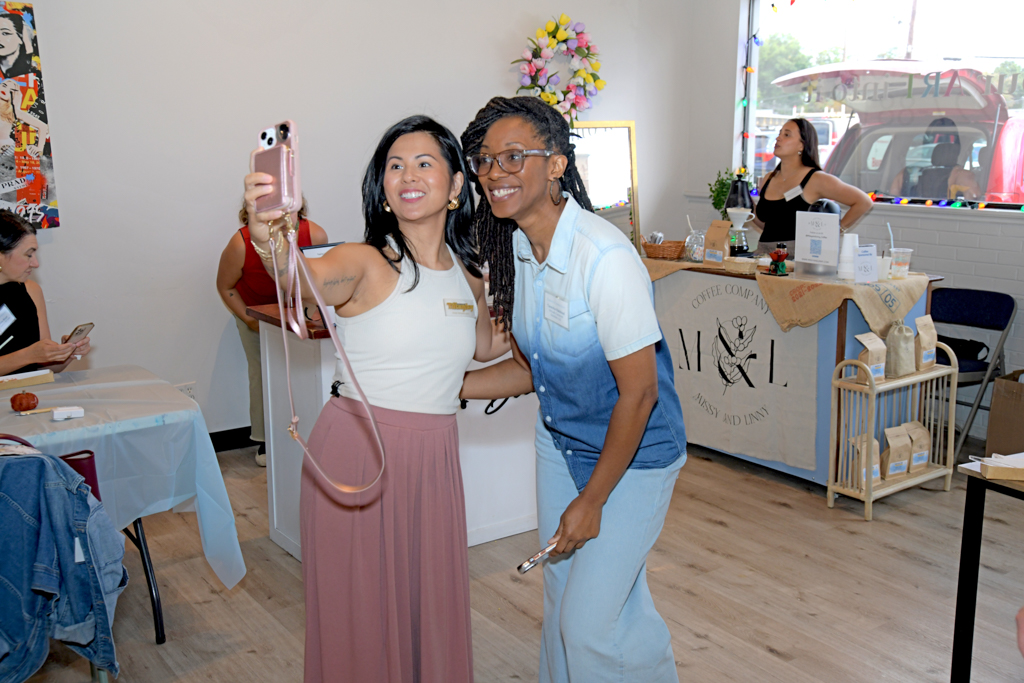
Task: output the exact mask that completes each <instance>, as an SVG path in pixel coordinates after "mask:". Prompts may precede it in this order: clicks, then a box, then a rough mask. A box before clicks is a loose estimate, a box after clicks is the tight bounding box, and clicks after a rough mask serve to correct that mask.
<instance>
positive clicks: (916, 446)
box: [903, 420, 932, 474]
mask: <svg viewBox="0 0 1024 683" xmlns="http://www.w3.org/2000/svg"><path fill="white" fill-rule="evenodd" d="M903 428H904V429H905V430H906V432H907V436H909V437H910V465H909V466H908V467H907V472H910V473H911V474H913V473H914V472H920V471H921V470H926V469H928V463H929V462H930V460H931V454H932V435H931V433H930V432H929V431H928V428H927V427H925V426H924V425H923V424H921V423H920V422H918V421H917V420H914V421H913V422H906V423H904V424H903Z"/></svg>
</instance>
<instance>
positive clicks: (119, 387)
mask: <svg viewBox="0 0 1024 683" xmlns="http://www.w3.org/2000/svg"><path fill="white" fill-rule="evenodd" d="M55 377H56V379H55V381H54V382H53V383H50V384H40V385H37V386H32V387H27V388H25V389H8V390H6V391H0V433H7V434H15V435H17V436H20V437H22V438H23V439H26V440H28V441H30V442H31V443H32V444H33V445H34V446H35V447H36V448H38V449H39V450H41V451H43V452H44V453H50V454H52V455H63V454H65V453H70V452H73V451H78V450H91V451H93V452H94V453H95V454H96V475H97V480H98V481H99V487H100V492H101V495H102V497H103V506H104V507H105V508H106V511H107V514H108V515H110V518H111V520H112V521H113V522H114V525H115V527H116V528H118V529H124V528H127V527H130V526H131V525H132V522H133V521H134V520H136V519H139V518H141V517H145V516H146V515H151V514H154V513H157V512H164V511H166V510H174V511H176V512H182V511H187V510H190V509H193V506H194V509H195V511H196V516H197V518H198V522H199V532H200V538H201V540H202V544H203V553H204V555H205V556H206V559H207V561H208V562H209V563H210V566H211V567H212V568H213V571H214V572H215V573H216V574H217V577H218V578H220V580H221V581H222V582H223V583H224V585H225V586H226V587H227V588H229V589H230V588H233V587H234V586H235V584H237V583H238V582H239V581H240V580H241V579H242V577H243V576H245V563H244V561H243V560H242V551H241V548H240V546H239V544H238V534H237V532H236V529H235V517H234V513H233V512H232V510H231V501H230V500H229V499H228V493H227V489H226V488H225V486H224V478H223V476H222V475H221V471H220V465H219V464H218V462H217V455H216V453H215V452H214V450H213V444H212V442H211V441H210V435H209V433H208V432H207V429H206V421H205V420H204V419H203V414H202V412H201V411H200V410H199V405H198V404H197V403H196V402H195V401H193V400H192V399H190V398H189V397H187V396H185V395H184V394H182V393H181V392H180V391H178V390H177V389H175V388H174V387H173V386H171V385H170V384H169V383H167V382H165V381H164V380H162V379H160V378H159V377H157V376H156V375H154V374H153V373H151V372H149V371H148V370H145V369H143V368H140V367H138V366H135V365H119V366H115V367H109V368H94V369H90V370H84V371H80V372H61V373H57V374H56V376H55ZM20 391H29V392H31V393H34V394H35V395H36V396H38V397H39V406H40V407H42V408H48V407H59V406H80V407H82V408H84V409H85V416H84V417H79V418H73V419H68V420H64V421H60V422H55V421H53V420H52V419H51V413H49V412H46V413H39V414H35V415H26V416H21V415H19V414H17V413H16V412H14V411H13V410H11V409H10V398H11V396H12V395H13V394H15V393H17V392H20Z"/></svg>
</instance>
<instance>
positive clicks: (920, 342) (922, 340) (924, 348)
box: [914, 315, 939, 370]
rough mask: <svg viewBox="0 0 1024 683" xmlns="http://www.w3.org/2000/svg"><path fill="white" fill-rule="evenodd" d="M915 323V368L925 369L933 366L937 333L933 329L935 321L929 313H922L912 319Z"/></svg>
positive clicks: (937, 338)
mask: <svg viewBox="0 0 1024 683" xmlns="http://www.w3.org/2000/svg"><path fill="white" fill-rule="evenodd" d="M914 324H915V325H917V338H916V339H914V355H915V356H916V357H917V369H918V370H927V369H928V368H931V367H934V366H935V342H937V341H938V340H939V335H938V333H937V332H936V331H935V323H934V322H932V317H931V316H930V315H922V316H921V317H920V318H916V319H915V320H914Z"/></svg>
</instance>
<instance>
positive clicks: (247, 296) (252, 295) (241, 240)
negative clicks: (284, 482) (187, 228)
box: [217, 197, 327, 467]
mask: <svg viewBox="0 0 1024 683" xmlns="http://www.w3.org/2000/svg"><path fill="white" fill-rule="evenodd" d="M238 223H239V224H240V225H241V226H242V227H241V228H239V229H238V231H236V232H235V234H234V235H232V236H231V239H230V240H228V245H227V246H226V247H224V251H223V253H221V255H220V266H219V267H218V268H217V292H218V293H219V294H220V298H221V299H223V300H224V304H225V305H226V306H227V307H228V310H229V311H231V313H232V314H234V316H235V325H236V326H237V327H238V336H239V337H240V338H241V339H242V350H244V351H245V359H246V361H247V362H248V365H249V424H250V428H249V440H250V441H254V442H256V443H258V444H259V448H258V449H257V452H256V464H257V465H259V466H260V467H266V466H267V448H266V444H265V443H264V442H265V441H266V437H265V435H264V429H263V366H262V364H261V362H260V326H259V323H258V322H257V321H256V319H255V318H252V317H250V316H248V315H246V314H245V309H246V308H247V307H252V306H262V305H265V304H276V303H277V285H275V284H274V281H273V280H272V279H271V278H270V276H269V275H268V274H267V271H266V269H265V268H264V267H263V262H262V261H261V260H260V257H259V256H257V255H256V250H255V249H253V248H252V239H251V238H250V237H249V210H248V209H247V208H246V206H245V202H244V200H243V203H242V208H241V210H240V211H239V212H238ZM298 242H299V246H300V247H309V246H312V245H314V244H327V233H326V232H324V229H323V228H321V227H320V226H319V225H317V224H316V223H314V222H313V221H310V220H307V219H306V200H305V197H303V200H302V208H301V209H299V235H298Z"/></svg>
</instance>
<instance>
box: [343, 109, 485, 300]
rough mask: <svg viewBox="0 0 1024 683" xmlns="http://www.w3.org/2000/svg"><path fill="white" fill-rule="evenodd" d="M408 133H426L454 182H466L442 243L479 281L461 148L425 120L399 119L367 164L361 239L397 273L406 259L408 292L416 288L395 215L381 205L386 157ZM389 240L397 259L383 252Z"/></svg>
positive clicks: (416, 271)
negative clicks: (458, 175)
mask: <svg viewBox="0 0 1024 683" xmlns="http://www.w3.org/2000/svg"><path fill="white" fill-rule="evenodd" d="M410 133H428V134H429V135H430V136H431V137H432V138H434V140H436V141H437V144H438V146H439V147H440V148H441V155H442V156H444V160H445V161H446V162H447V163H448V172H449V173H450V174H451V176H452V177H453V178H454V177H455V174H456V173H462V175H463V177H464V178H465V179H466V182H464V183H463V184H462V190H461V191H460V192H459V197H458V199H459V208H457V209H455V210H449V211H448V218H447V221H446V223H445V228H444V241H445V243H447V244H448V246H450V247H451V248H452V251H454V252H455V254H456V255H457V256H458V257H459V259H461V260H462V263H463V264H464V265H465V266H466V270H468V271H469V272H470V274H471V275H473V276H475V277H480V257H479V255H478V252H477V246H476V242H475V240H474V239H473V193H472V192H470V190H469V174H468V172H467V170H466V161H465V159H464V158H463V155H462V147H461V146H460V145H459V141H458V139H456V137H455V134H454V133H452V132H451V131H450V130H448V129H447V128H445V127H444V126H442V125H441V124H440V123H438V122H437V121H435V120H434V119H432V118H430V117H428V116H410V117H409V118H406V119H402V120H401V121H399V122H398V123H396V124H395V125H393V126H391V128H389V129H388V131H387V132H386V133H384V137H382V138H381V139H380V142H379V143H378V144H377V150H376V151H375V152H374V153H373V158H372V159H370V164H369V165H368V166H367V167H366V174H365V175H364V176H363V219H364V220H365V221H366V232H365V235H364V237H365V239H366V243H367V244H369V245H371V246H373V247H376V248H377V251H379V252H380V254H381V256H383V257H384V258H385V259H387V261H388V263H389V264H391V267H392V268H394V269H395V270H396V271H397V270H398V266H397V264H399V263H401V261H402V259H403V258H405V257H406V256H408V257H409V260H410V261H412V264H413V269H414V271H413V272H414V277H413V282H412V287H410V288H409V290H410V291H412V290H413V289H415V288H416V285H418V284H419V281H420V271H419V266H418V265H417V263H416V258H415V257H414V256H413V255H412V253H411V252H410V251H409V247H408V245H407V244H406V242H405V238H404V237H403V236H402V231H401V230H400V229H399V228H398V219H397V218H395V214H393V213H391V212H389V211H385V210H384V201H385V200H386V199H387V197H386V196H385V195H384V171H385V169H386V168H387V160H388V153H389V152H390V151H391V146H392V145H394V144H395V142H396V141H397V140H398V138H400V137H402V136H403V135H409V134H410ZM388 237H391V239H392V240H394V243H395V247H396V249H395V250H396V251H397V252H398V258H395V259H391V258H388V255H387V254H386V253H385V252H384V248H385V247H386V246H388Z"/></svg>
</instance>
